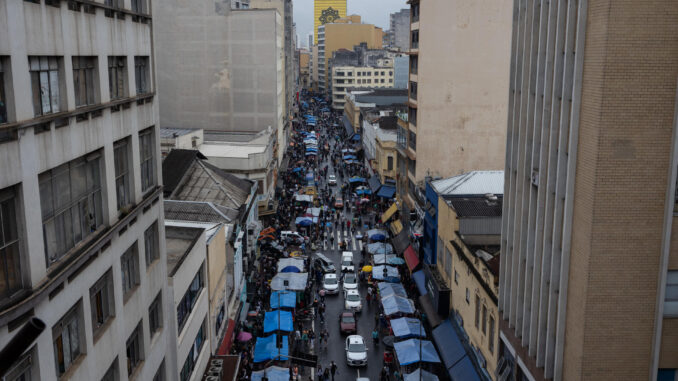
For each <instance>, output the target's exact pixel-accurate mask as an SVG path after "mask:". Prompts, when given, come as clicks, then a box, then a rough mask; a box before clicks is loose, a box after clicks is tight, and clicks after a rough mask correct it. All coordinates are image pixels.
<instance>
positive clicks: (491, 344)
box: [487, 316, 494, 353]
mask: <svg viewBox="0 0 678 381" xmlns="http://www.w3.org/2000/svg"><path fill="white" fill-rule="evenodd" d="M487 336H488V337H487V339H488V340H489V341H488V344H489V345H488V347H489V350H490V353H494V316H490V332H489V334H488V335H487Z"/></svg>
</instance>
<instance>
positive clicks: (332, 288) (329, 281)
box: [323, 274, 339, 294]
mask: <svg viewBox="0 0 678 381" xmlns="http://www.w3.org/2000/svg"><path fill="white" fill-rule="evenodd" d="M323 289H324V290H325V293H326V294H337V293H338V292H339V280H338V279H337V274H325V277H324V278H323Z"/></svg>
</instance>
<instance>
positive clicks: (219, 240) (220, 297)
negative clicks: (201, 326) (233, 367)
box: [207, 225, 233, 354]
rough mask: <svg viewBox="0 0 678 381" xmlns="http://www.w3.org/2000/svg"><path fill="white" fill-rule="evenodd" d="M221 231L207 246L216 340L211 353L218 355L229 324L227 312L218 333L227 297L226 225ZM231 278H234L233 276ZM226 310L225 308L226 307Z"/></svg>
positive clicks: (212, 333) (212, 332)
mask: <svg viewBox="0 0 678 381" xmlns="http://www.w3.org/2000/svg"><path fill="white" fill-rule="evenodd" d="M218 229H219V230H218V231H217V233H215V234H214V236H213V237H212V239H211V241H210V242H209V243H208V244H207V271H208V275H207V280H208V287H209V297H210V302H209V303H210V308H209V316H208V318H209V331H210V336H211V337H214V338H216V340H213V341H212V342H211V345H212V348H211V353H213V354H214V353H216V350H217V349H218V348H219V345H220V344H221V342H220V340H219V339H220V338H221V333H222V332H223V330H224V328H225V327H226V325H227V323H228V319H227V318H226V313H227V312H228V311H225V310H224V312H225V314H224V320H223V321H222V323H221V324H222V327H221V328H222V329H221V330H220V331H221V332H216V331H215V329H216V322H217V315H218V314H219V311H220V310H221V306H222V305H224V304H225V301H226V297H227V295H225V292H226V277H227V276H228V274H227V271H226V269H227V267H226V234H225V233H226V228H225V226H224V225H221V226H219V228H218ZM230 276H233V274H231V275H230ZM224 308H225V307H224Z"/></svg>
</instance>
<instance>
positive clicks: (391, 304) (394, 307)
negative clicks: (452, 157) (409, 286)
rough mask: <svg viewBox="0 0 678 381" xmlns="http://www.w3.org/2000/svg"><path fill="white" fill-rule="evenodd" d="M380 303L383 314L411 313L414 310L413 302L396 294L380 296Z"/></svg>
mask: <svg viewBox="0 0 678 381" xmlns="http://www.w3.org/2000/svg"><path fill="white" fill-rule="evenodd" d="M381 305H382V306H383V307H384V315H386V316H391V315H395V314H413V313H414V311H415V308H414V302H412V301H411V300H410V299H407V298H405V297H402V296H398V295H391V296H387V297H383V298H381Z"/></svg>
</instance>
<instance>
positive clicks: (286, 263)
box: [278, 258, 304, 273]
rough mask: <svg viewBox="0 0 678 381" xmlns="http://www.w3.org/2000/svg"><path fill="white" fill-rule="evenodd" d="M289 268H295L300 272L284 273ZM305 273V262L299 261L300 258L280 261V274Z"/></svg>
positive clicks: (281, 259)
mask: <svg viewBox="0 0 678 381" xmlns="http://www.w3.org/2000/svg"><path fill="white" fill-rule="evenodd" d="M287 267H294V268H296V269H298V271H283V270H284V269H285V268H287ZM302 271H304V260H303V259H299V258H280V259H279V260H278V272H279V273H286V272H295V273H300V272H302Z"/></svg>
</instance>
